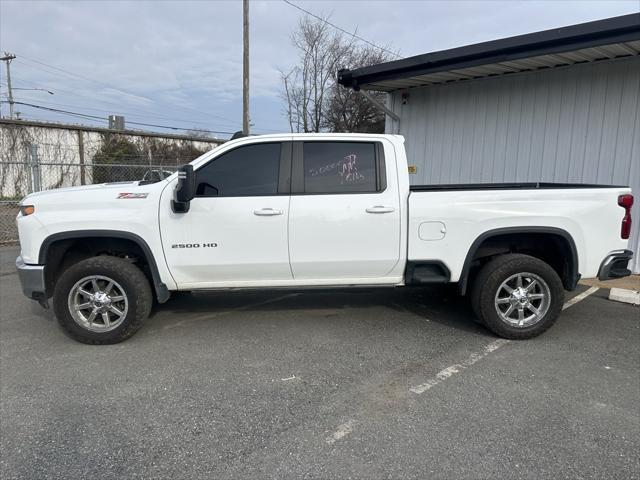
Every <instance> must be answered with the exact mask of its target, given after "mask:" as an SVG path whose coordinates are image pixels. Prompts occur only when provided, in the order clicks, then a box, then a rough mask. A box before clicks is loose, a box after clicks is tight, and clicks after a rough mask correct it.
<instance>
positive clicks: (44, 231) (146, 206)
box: [16, 134, 633, 343]
mask: <svg viewBox="0 0 640 480" xmlns="http://www.w3.org/2000/svg"><path fill="white" fill-rule="evenodd" d="M632 203H633V197H632V196H631V191H630V189H629V188H627V187H616V186H605V187H603V186H598V185H570V184H488V185H434V186H415V185H412V186H410V185H409V175H408V166H407V158H406V154H405V150H404V140H403V138H402V137H400V136H395V135H361V134H287V135H267V136H256V137H245V138H241V139H237V140H232V141H229V142H227V143H225V144H223V145H221V146H219V147H217V148H215V149H214V150H212V151H210V152H208V153H206V154H204V155H202V156H201V157H200V158H198V159H196V160H194V161H193V162H192V163H191V164H189V165H186V166H184V167H182V168H181V169H180V171H179V172H177V173H175V174H173V175H171V176H169V177H168V178H165V179H162V180H160V181H157V182H156V183H150V182H148V181H147V182H145V181H141V182H131V183H115V184H102V185H91V186H83V187H73V188H63V189H58V190H51V191H44V192H39V193H34V194H31V195H29V196H27V197H26V198H24V200H23V201H22V203H21V207H20V213H19V215H18V218H17V223H18V229H19V234H20V244H21V255H20V257H18V259H17V260H16V264H17V268H18V271H19V275H20V280H21V282H22V286H23V290H24V293H25V294H26V295H27V296H28V297H30V298H32V299H35V300H37V301H38V302H40V304H42V305H43V306H45V307H47V306H48V305H49V303H50V301H52V303H53V308H54V311H55V314H56V317H57V319H58V321H59V323H60V324H61V326H62V327H63V328H64V329H65V330H66V332H67V333H68V334H69V335H70V336H72V337H73V338H75V339H77V340H79V341H81V342H86V343H115V342H120V341H122V340H125V339H126V338H128V337H130V336H131V335H132V334H133V333H134V332H135V331H136V330H138V328H140V326H141V324H142V322H143V320H144V319H145V318H146V317H147V316H148V314H149V311H150V308H151V305H152V302H153V301H154V299H155V300H157V301H158V302H159V303H162V302H165V301H166V300H167V299H168V298H169V296H170V295H171V292H176V291H192V290H209V289H231V288H234V289H236V288H276V287H277V288H282V287H291V288H300V287H329V286H330V287H345V288H347V287H358V286H388V287H400V286H405V285H422V284H433V283H447V282H455V283H457V284H458V287H459V290H460V293H461V294H467V293H469V294H470V297H471V303H472V306H473V309H474V311H475V313H476V316H477V318H478V320H479V321H480V322H482V323H484V324H485V325H486V326H487V327H488V328H489V329H491V330H492V331H493V332H495V333H496V334H497V335H500V336H502V337H506V338H513V339H520V338H529V337H533V336H535V335H538V334H540V333H542V332H543V331H545V330H546V329H547V328H549V327H550V326H551V325H552V324H553V323H554V322H555V320H556V318H557V317H558V315H559V314H560V312H561V310H562V305H563V299H564V290H572V289H574V288H575V286H576V284H577V282H578V279H579V278H580V277H581V276H583V277H596V276H598V277H599V278H601V279H608V278H614V277H621V276H625V275H629V273H630V272H629V270H628V269H627V264H628V262H629V260H630V258H631V256H632V252H630V251H629V250H627V238H628V237H629V232H630V229H631V216H630V211H631V205H632ZM50 299H52V300H50Z"/></svg>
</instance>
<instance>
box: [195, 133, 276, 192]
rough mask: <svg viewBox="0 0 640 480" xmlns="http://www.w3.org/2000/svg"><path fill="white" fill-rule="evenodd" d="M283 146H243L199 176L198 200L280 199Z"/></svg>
mask: <svg viewBox="0 0 640 480" xmlns="http://www.w3.org/2000/svg"><path fill="white" fill-rule="evenodd" d="M280 148H281V145H280V143H256V144H254V145H244V146H242V147H238V148H236V149H234V150H231V151H229V152H227V153H223V154H222V155H220V156H219V157H217V158H216V159H214V160H212V161H211V162H210V163H208V164H207V165H206V166H204V167H202V168H201V169H199V170H198V171H197V172H196V196H197V197H243V196H255V195H277V194H278V174H279V170H280Z"/></svg>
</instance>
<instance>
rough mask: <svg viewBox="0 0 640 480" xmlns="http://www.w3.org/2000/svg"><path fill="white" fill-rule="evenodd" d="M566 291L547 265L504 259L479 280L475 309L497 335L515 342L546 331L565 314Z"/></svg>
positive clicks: (491, 265) (487, 268) (513, 257)
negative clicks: (563, 310)
mask: <svg viewBox="0 0 640 480" xmlns="http://www.w3.org/2000/svg"><path fill="white" fill-rule="evenodd" d="M563 303H564V287H563V286H562V281H561V280H560V277H559V276H558V274H557V273H556V271H555V270H554V269H553V268H551V266H549V265H548V264H547V263H545V262H543V261H542V260H540V259H538V258H535V257H531V256H529V255H522V254H508V255H501V256H499V257H496V258H494V259H493V260H491V261H490V262H488V263H487V264H486V265H485V266H484V267H482V269H481V270H480V272H479V273H478V276H477V277H476V279H475V282H474V285H473V288H472V291H471V305H472V306H473V310H474V312H475V314H476V315H477V316H478V318H479V319H480V321H481V322H482V323H483V324H484V325H486V326H487V328H489V329H490V330H491V331H492V332H494V333H495V334H496V335H498V336H500V337H503V338H509V339H514V340H519V339H526V338H532V337H536V336H538V335H540V334H541V333H543V332H544V331H546V330H547V329H548V328H549V327H551V325H553V324H554V323H555V321H556V320H557V319H558V316H559V315H560V313H561V312H562V305H563Z"/></svg>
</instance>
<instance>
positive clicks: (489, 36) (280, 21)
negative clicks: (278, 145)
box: [0, 0, 640, 137]
mask: <svg viewBox="0 0 640 480" xmlns="http://www.w3.org/2000/svg"><path fill="white" fill-rule="evenodd" d="M292 2H293V3H296V4H297V5H300V6H301V7H302V8H305V9H307V10H309V11H312V12H313V13H316V14H324V15H327V14H330V15H331V21H332V22H333V23H335V24H336V25H338V26H340V27H342V28H344V29H345V30H349V31H354V30H355V29H356V28H357V32H358V35H360V36H362V37H364V38H366V39H368V40H370V41H372V42H374V43H376V44H379V45H383V46H391V47H392V48H393V49H394V50H399V51H400V53H401V54H402V56H411V55H417V54H421V53H426V52H431V51H437V50H442V49H446V48H451V47H456V46H461V45H468V44H472V43H477V42H482V41H486V40H494V39H497V38H502V37H508V36H513V35H518V34H523V33H530V32H535V31H539V30H545V29H549V28H554V27H561V26H566V25H571V24H575V23H582V22H587V21H591V20H597V19H601V18H606V17H613V16H617V15H624V14H627V13H633V12H637V11H638V10H639V9H640V0H628V1H626V0H622V1H617V0H602V1H595V0H590V1H587V0H582V1H561V0H553V1H533V0H530V1H507V0H504V1H482V0H476V1H391V0H387V1H348V0H338V1H334V0H324V1H302V0H292ZM250 9H251V12H250V17H251V120H252V123H253V124H254V127H253V130H254V132H255V133H266V132H271V131H286V130H288V125H287V123H286V120H285V118H284V115H283V113H282V111H283V102H282V100H281V99H280V96H279V95H280V90H281V82H280V74H279V72H278V70H279V69H290V68H291V67H292V65H293V64H294V62H295V57H296V52H295V51H294V49H293V48H292V47H291V45H290V34H291V32H292V31H293V30H294V29H295V28H296V25H297V23H298V19H299V18H300V15H301V13H300V12H299V11H298V10H296V9H295V8H293V7H292V6H290V5H287V4H286V3H284V2H283V1H282V0H267V1H258V0H256V1H252V2H251V4H250ZM0 50H1V51H8V52H12V53H15V54H16V55H17V59H16V60H14V61H13V63H12V64H11V72H12V80H13V82H12V83H13V86H14V87H15V88H45V89H49V90H51V91H53V92H54V93H55V94H54V95H49V94H48V93H46V92H42V91H29V90H15V92H14V93H15V95H14V97H15V98H14V99H15V100H16V101H22V102H25V103H32V104H37V105H42V106H48V107H51V108H58V109H63V110H68V111H73V112H82V113H85V114H89V115H95V116H98V117H106V116H107V115H108V114H111V113H113V114H124V115H125V117H126V119H127V120H128V121H135V122H141V123H152V124H158V125H170V126H178V127H181V128H204V129H210V130H216V131H220V132H233V131H236V130H239V129H240V128H241V123H242V122H241V111H242V2H241V1H240V0H235V1H196V2H187V1H133V2H127V1H84V2H83V1H70V2H64V1H55V2H54V1H40V2H30V1H13V0H0ZM0 66H1V67H2V69H1V74H0V88H1V89H2V90H1V93H0V95H1V96H2V100H6V92H7V89H6V72H5V69H4V64H2V65H0ZM17 109H18V110H19V111H20V112H22V116H23V117H24V118H33V119H43V120H44V119H46V120H56V121H64V122H71V123H92V124H97V125H99V124H103V123H104V121H102V120H94V121H90V120H84V119H79V118H74V117H72V116H68V115H62V114H58V113H53V112H47V111H44V110H37V109H35V108H33V107H28V106H23V105H19V106H17ZM2 115H3V116H6V115H8V106H7V105H6V104H5V103H3V104H2ZM131 126H132V127H134V125H131ZM136 128H147V127H140V126H137V127H136ZM220 136H221V137H225V136H228V135H224V134H222V133H221V134H220Z"/></svg>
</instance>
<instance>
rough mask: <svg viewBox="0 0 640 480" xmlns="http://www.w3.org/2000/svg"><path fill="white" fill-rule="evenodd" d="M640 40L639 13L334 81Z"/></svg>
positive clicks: (348, 73) (350, 73)
mask: <svg viewBox="0 0 640 480" xmlns="http://www.w3.org/2000/svg"><path fill="white" fill-rule="evenodd" d="M638 39H640V13H634V14H630V15H623V16H620V17H614V18H608V19H605V20H597V21H595V22H588V23H582V24H579V25H571V26H568V27H562V28H556V29H552V30H545V31H542V32H536V33H529V34H526V35H519V36H516V37H510V38H504V39H500V40H493V41H490V42H483V43H478V44H474V45H468V46H464V47H458V48H453V49H449V50H442V51H439V52H432V53H426V54H423V55H417V56H414V57H409V58H405V59H402V60H396V61H392V62H386V63H381V64H378V65H372V66H369V67H364V68H358V69H355V70H346V69H343V70H339V71H338V83H339V84H341V85H343V86H345V87H347V88H352V89H354V90H356V91H357V90H360V88H362V87H363V86H365V85H368V84H371V83H375V82H381V81H385V80H395V79H401V78H408V77H414V76H419V75H426V74H429V73H436V72H442V71H448V70H456V69H462V68H469V67H475V66H479V65H486V64H489V63H499V62H504V61H509V60H518V59H522V58H529V57H535V56H539V55H548V54H553V53H561V52H568V51H574V50H580V49H584V48H591V47H597V46H600V45H607V44H612V43H619V42H628V41H633V40H638Z"/></svg>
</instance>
